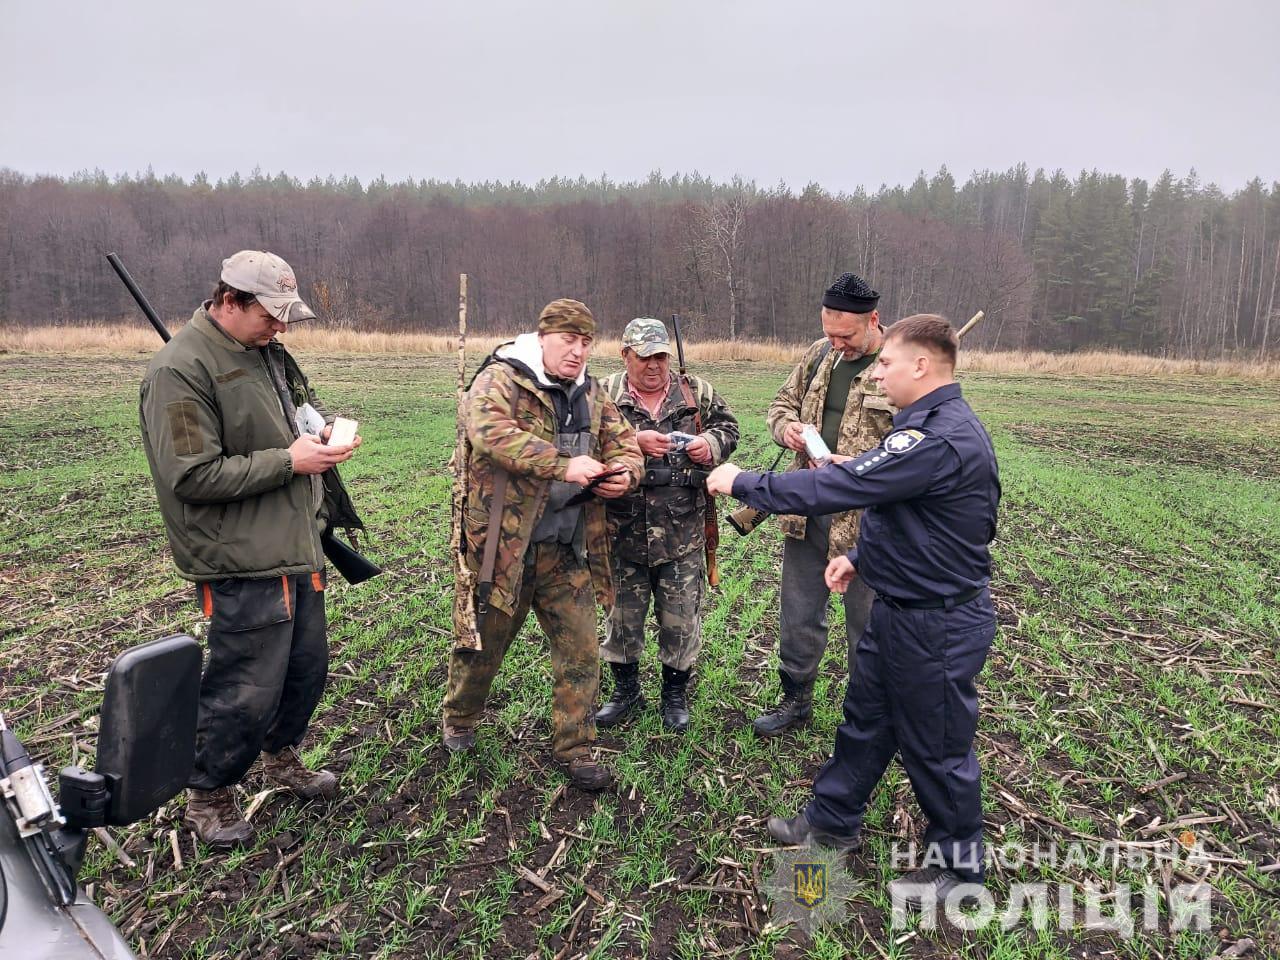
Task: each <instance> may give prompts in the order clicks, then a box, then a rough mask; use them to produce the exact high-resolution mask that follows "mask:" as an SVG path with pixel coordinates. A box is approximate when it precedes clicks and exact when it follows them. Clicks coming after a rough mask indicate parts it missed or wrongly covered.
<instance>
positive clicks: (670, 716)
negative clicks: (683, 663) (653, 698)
mask: <svg viewBox="0 0 1280 960" xmlns="http://www.w3.org/2000/svg"><path fill="white" fill-rule="evenodd" d="M689 673H690V671H688V670H673V669H671V667H668V666H667V665H666V664H665V663H664V664H663V665H662V725H663V727H665V728H666V729H668V730H672V731H674V732H676V733H684V732H685V731H686V730H688V729H689V699H688V695H687V693H688V689H687V688H688V686H689Z"/></svg>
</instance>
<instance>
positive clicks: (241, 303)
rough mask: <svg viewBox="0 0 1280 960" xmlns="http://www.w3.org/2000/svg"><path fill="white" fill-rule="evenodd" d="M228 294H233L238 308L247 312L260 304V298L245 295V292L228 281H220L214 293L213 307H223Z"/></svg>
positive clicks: (250, 294)
mask: <svg viewBox="0 0 1280 960" xmlns="http://www.w3.org/2000/svg"><path fill="white" fill-rule="evenodd" d="M228 293H229V294H231V299H232V300H234V301H235V302H236V306H238V307H239V308H240V309H241V310H246V309H248V308H249V307H251V306H253V305H254V304H255V303H257V302H258V298H257V297H255V296H254V295H253V294H252V293H245V292H244V291H243V290H237V289H236V288H235V287H233V286H231V284H229V283H227V282H226V281H224V280H219V281H218V285H217V287H215V288H214V291H213V303H212V304H211V305H212V306H215V307H220V306H222V300H223V297H225V296H226V295H227V294H228Z"/></svg>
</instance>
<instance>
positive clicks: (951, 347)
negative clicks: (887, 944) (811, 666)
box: [707, 315, 1000, 906]
mask: <svg viewBox="0 0 1280 960" xmlns="http://www.w3.org/2000/svg"><path fill="white" fill-rule="evenodd" d="M957 343H958V341H957V339H956V335H955V333H954V331H952V329H951V326H950V324H948V323H947V322H946V321H945V320H944V319H943V318H941V317H938V316H933V315H919V316H914V317H908V318H907V319H905V320H900V321H898V322H897V323H895V324H894V325H893V326H892V327H890V328H889V330H888V331H887V333H886V336H885V343H884V346H883V348H882V349H881V352H880V357H879V359H878V361H877V365H876V370H875V372H874V374H873V376H874V377H875V378H876V380H877V381H878V382H879V384H880V386H881V387H882V388H883V390H884V392H885V395H886V396H888V397H889V399H890V400H891V401H892V402H893V403H894V404H895V405H897V406H899V407H900V408H901V409H900V411H899V412H898V414H897V415H896V416H895V417H894V431H893V432H892V433H891V434H889V436H887V437H886V438H885V440H884V443H883V444H882V445H881V446H880V448H879V449H876V450H872V451H869V452H867V453H865V454H863V455H861V456H859V457H853V458H850V457H837V458H836V460H837V462H836V464H835V465H832V466H828V467H824V468H821V469H817V470H801V471H798V472H792V473H787V474H759V473H745V472H742V471H740V470H739V469H738V468H737V467H736V466H734V465H732V464H725V465H724V466H722V467H719V468H717V469H716V470H715V471H713V472H712V474H711V476H710V477H709V478H708V479H707V489H709V490H711V491H712V492H713V493H716V494H722V493H732V494H733V495H734V496H735V497H737V498H738V499H739V500H742V501H743V502H745V503H747V504H749V505H750V506H752V507H756V508H758V509H763V510H771V511H775V512H781V513H797V514H806V515H819V514H824V513H832V512H834V511H837V510H847V509H849V508H851V507H864V508H865V512H864V514H863V519H862V530H861V533H860V536H859V539H858V544H857V547H856V548H855V549H854V550H852V551H850V552H849V554H848V555H847V556H841V557H836V558H834V559H833V560H832V561H831V562H830V564H829V565H828V566H827V570H826V577H825V579H826V583H827V585H828V587H829V588H831V589H833V590H838V591H841V592H843V591H844V590H847V589H848V587H849V585H850V583H852V582H853V580H854V578H855V577H859V578H861V579H862V580H864V581H865V582H866V584H867V585H868V586H869V587H871V589H872V590H874V591H875V601H874V603H873V604H872V609H871V617H870V619H869V621H868V623H867V628H866V630H865V631H864V632H863V634H862V637H861V639H860V640H859V642H858V646H857V652H856V662H855V667H854V670H853V671H852V672H851V674H850V677H849V685H848V690H847V692H846V695H845V701H844V723H843V724H841V726H840V727H839V729H838V730H837V732H836V746H835V752H834V754H833V755H832V756H831V758H830V759H829V760H828V761H827V762H826V764H825V765H824V766H823V767H822V769H821V770H820V771H819V773H818V775H817V777H816V778H815V779H814V783H813V797H812V799H811V800H810V801H809V803H808V805H807V806H806V807H805V809H804V810H803V811H801V812H800V813H799V814H798V815H797V816H795V817H792V818H791V819H789V820H788V819H783V818H781V817H771V818H770V819H769V824H768V829H769V833H770V834H771V835H772V836H773V837H774V838H775V839H777V840H779V841H781V842H782V843H786V844H797V845H798V844H803V843H806V842H808V841H810V840H813V841H814V842H817V843H820V844H823V845H825V846H831V847H836V848H843V849H851V848H852V847H853V846H855V845H856V844H857V842H858V832H859V830H860V828H861V826H862V818H863V814H864V813H865V811H866V807H867V800H868V798H869V797H870V795H871V791H872V789H873V788H874V787H875V785H876V783H877V782H878V781H879V779H880V777H881V775H882V774H883V773H884V771H885V769H886V767H888V765H889V762H890V761H891V760H892V759H893V757H894V754H895V753H896V754H898V755H899V756H900V757H901V759H902V764H903V766H904V767H905V768H906V771H907V776H908V777H909V778H910V780H911V785H912V788H913V790H914V791H915V795H916V799H917V800H918V801H919V803H920V806H921V808H922V809H923V810H924V813H925V816H926V817H927V818H928V821H929V827H928V830H927V831H926V833H925V842H926V850H927V855H926V858H925V861H924V862H925V864H926V865H925V866H924V868H923V869H920V870H916V871H914V872H912V873H910V874H908V875H906V876H904V877H902V878H899V879H898V880H895V881H894V882H893V884H891V892H892V893H893V895H894V897H895V899H897V900H898V901H899V902H903V903H906V904H908V905H915V906H919V905H921V904H923V903H928V902H931V901H932V900H933V898H936V899H937V901H941V900H943V899H944V898H945V897H946V895H947V894H948V893H949V892H950V891H951V890H953V889H954V888H955V887H956V886H958V885H959V884H962V883H969V882H979V883H980V882H981V880H982V876H983V866H982V806H981V795H982V794H981V788H980V784H979V777H978V759H977V755H976V754H975V753H974V749H973V738H974V734H975V732H976V728H977V721H978V699H977V692H976V689H975V687H974V680H975V678H976V677H977V675H978V672H979V671H980V670H981V669H982V665H983V663H984V662H985V660H986V656H987V650H988V649H989V647H990V645H991V641H992V639H993V638H994V637H995V629H996V619H995V612H994V610H993V608H992V606H991V597H990V594H989V592H988V589H987V584H988V582H989V580H990V570H991V556H990V552H989V550H988V546H987V545H988V544H989V543H990V541H991V539H992V538H993V537H994V536H995V530H996V507H997V504H998V502H999V499H1000V481H999V476H998V472H997V467H996V457H995V451H994V450H993V448H992V446H991V440H990V438H989V437H988V436H987V433H986V430H984V429H983V427H982V424H981V423H980V422H979V420H978V418H977V417H976V416H975V415H974V413H973V411H972V410H971V409H970V408H969V405H968V404H967V403H965V401H964V400H963V399H962V397H961V393H960V386H959V384H957V383H955V381H954V370H955V362H956V348H957Z"/></svg>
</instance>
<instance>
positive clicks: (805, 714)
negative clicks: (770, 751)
mask: <svg viewBox="0 0 1280 960" xmlns="http://www.w3.org/2000/svg"><path fill="white" fill-rule="evenodd" d="M778 676H779V677H780V678H781V680H782V702H781V703H779V704H778V705H777V706H776V707H774V708H773V709H772V710H770V711H769V712H768V713H765V714H762V715H760V716H758V717H756V719H755V721H754V722H753V723H752V724H751V725H752V726H753V727H754V728H755V731H756V736H757V737H776V736H778V734H780V733H784V732H785V731H787V730H790V729H791V728H792V727H798V726H801V725H802V724H805V723H808V722H809V717H810V716H812V715H813V683H812V682H810V683H800V682H799V681H796V680H792V679H791V675H790V674H789V673H787V672H786V671H785V670H779V671H778Z"/></svg>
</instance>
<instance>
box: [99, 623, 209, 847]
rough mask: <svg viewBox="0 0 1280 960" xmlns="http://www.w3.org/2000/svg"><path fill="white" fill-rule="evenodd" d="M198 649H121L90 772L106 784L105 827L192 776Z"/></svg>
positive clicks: (182, 641)
mask: <svg viewBox="0 0 1280 960" xmlns="http://www.w3.org/2000/svg"><path fill="white" fill-rule="evenodd" d="M200 666H201V653H200V645H199V644H198V643H196V642H195V640H193V639H192V638H191V637H188V636H185V635H181V634H179V635H177V636H172V637H164V638H163V639H161V640H154V641H152V642H151V643H144V644H141V645H140V646H136V647H132V648H131V649H129V650H126V651H125V652H124V653H122V654H120V656H118V657H116V659H115V662H114V663H112V664H111V669H110V671H108V673H107V682H106V687H105V690H104V693H103V698H102V722H101V724H100V726H99V728H98V752H97V762H96V763H95V764H94V772H95V773H97V774H100V775H101V776H102V777H103V778H105V780H106V786H107V790H108V793H109V796H108V798H107V803H106V823H108V824H111V825H113V826H125V825H127V824H130V823H134V822H136V821H138V820H141V819H142V818H143V817H146V816H148V815H150V814H151V813H153V812H154V811H155V810H157V809H159V808H160V807H161V805H163V804H164V803H166V802H168V801H169V800H170V799H172V798H173V797H174V796H176V795H177V794H178V792H179V791H180V790H182V788H183V787H185V786H186V785H187V781H188V780H189V779H190V777H191V769H192V766H193V765H194V763H195V755H196V706H197V704H198V702H199V699H200Z"/></svg>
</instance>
